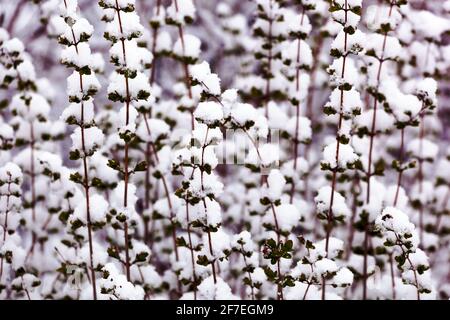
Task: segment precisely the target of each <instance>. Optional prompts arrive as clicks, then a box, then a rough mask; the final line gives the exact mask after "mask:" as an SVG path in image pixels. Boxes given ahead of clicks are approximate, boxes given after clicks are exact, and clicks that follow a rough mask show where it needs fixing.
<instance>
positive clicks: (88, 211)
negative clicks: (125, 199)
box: [64, 0, 97, 300]
mask: <svg viewBox="0 0 450 320" xmlns="http://www.w3.org/2000/svg"><path fill="white" fill-rule="evenodd" d="M64 5H65V7H66V9H67V2H66V1H65V0H64ZM70 29H71V32H72V39H73V43H74V45H75V51H76V52H77V53H78V40H77V39H76V37H75V33H74V31H73V28H72V27H70ZM78 74H79V81H80V91H81V93H83V92H84V87H83V75H82V74H81V73H78ZM80 122H81V125H80V130H81V148H82V151H83V156H82V160H83V175H84V177H83V188H84V194H85V199H86V219H87V228H88V242H89V263H90V270H91V279H92V280H91V283H92V295H93V298H94V300H97V287H96V278H95V270H94V248H93V244H92V242H93V234H92V233H93V231H92V222H91V209H90V194H89V166H88V159H87V155H86V153H87V152H86V141H85V128H84V102H83V100H81V119H80Z"/></svg>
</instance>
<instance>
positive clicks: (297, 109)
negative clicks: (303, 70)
mask: <svg viewBox="0 0 450 320" xmlns="http://www.w3.org/2000/svg"><path fill="white" fill-rule="evenodd" d="M304 17H305V9H303V10H302V15H301V18H300V25H303V20H304ZM301 43H302V42H301V39H300V38H298V40H297V57H296V63H297V65H296V70H295V92H296V93H297V97H296V99H297V103H296V105H295V135H294V171H297V162H298V160H297V159H298V145H299V138H298V134H299V131H300V53H301ZM294 193H295V180H294V179H293V180H292V186H291V194H290V199H289V202H290V203H292V202H293V201H294Z"/></svg>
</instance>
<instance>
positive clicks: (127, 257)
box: [115, 0, 131, 281]
mask: <svg viewBox="0 0 450 320" xmlns="http://www.w3.org/2000/svg"><path fill="white" fill-rule="evenodd" d="M115 9H116V12H117V18H118V20H119V29H120V33H121V34H123V27H122V18H121V16H120V9H119V4H118V2H117V0H116V8H115ZM121 43H122V54H123V63H124V65H125V66H126V65H127V54H126V48H125V39H123V38H122V39H121ZM124 77H125V92H126V99H125V104H126V116H125V125H126V126H127V125H128V124H129V121H130V102H131V96H130V87H129V82H128V75H126V74H125V75H124ZM128 152H129V143H128V142H126V141H125V158H124V184H125V185H124V191H123V206H124V207H125V208H127V207H128V180H129V174H130V172H129V171H128V165H129V155H128ZM124 237H125V239H124V242H125V270H126V275H127V280H128V281H130V253H129V241H130V240H129V237H128V223H127V221H125V223H124Z"/></svg>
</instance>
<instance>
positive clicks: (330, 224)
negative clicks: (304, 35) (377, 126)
mask: <svg viewBox="0 0 450 320" xmlns="http://www.w3.org/2000/svg"><path fill="white" fill-rule="evenodd" d="M347 10H348V6H347V0H346V1H345V4H344V12H345V18H344V21H345V22H344V23H345V24H346V23H347V18H348V17H347ZM346 61H347V32H345V33H344V56H343V57H342V71H341V78H342V79H343V78H344V77H345V66H346ZM340 91H341V97H340V106H339V120H338V127H337V131H336V156H335V161H336V168H334V169H333V173H332V178H331V195H330V206H329V208H328V214H327V224H326V227H325V229H326V230H325V231H326V236H325V251H326V254H327V256H328V245H329V242H330V236H331V231H332V229H333V203H334V192H335V189H336V180H337V169H338V167H339V152H340V143H339V134H340V131H341V127H342V121H343V110H342V109H343V105H344V88H341V89H340ZM325 295H326V281H325V278H324V277H322V300H325Z"/></svg>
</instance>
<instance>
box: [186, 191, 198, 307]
mask: <svg viewBox="0 0 450 320" xmlns="http://www.w3.org/2000/svg"><path fill="white" fill-rule="evenodd" d="M186 223H187V233H188V242H189V250H190V251H191V263H192V278H193V280H194V286H193V287H194V300H197V274H196V272H195V255H194V247H193V243H192V230H191V222H190V217H189V202H188V200H187V199H186Z"/></svg>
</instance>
